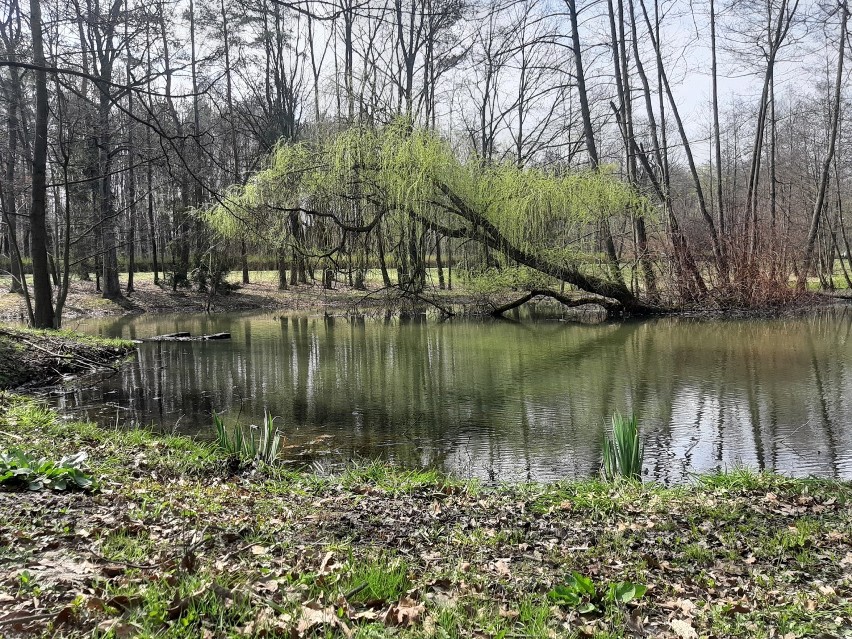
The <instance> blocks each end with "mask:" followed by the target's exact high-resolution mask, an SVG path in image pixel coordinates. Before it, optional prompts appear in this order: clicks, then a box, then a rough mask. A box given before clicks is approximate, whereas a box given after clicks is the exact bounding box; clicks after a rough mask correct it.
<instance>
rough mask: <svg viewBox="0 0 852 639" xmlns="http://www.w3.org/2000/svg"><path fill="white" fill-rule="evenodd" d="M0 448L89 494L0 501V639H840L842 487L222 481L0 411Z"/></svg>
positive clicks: (378, 469) (354, 471)
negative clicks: (62, 460) (72, 462)
mask: <svg viewBox="0 0 852 639" xmlns="http://www.w3.org/2000/svg"><path fill="white" fill-rule="evenodd" d="M0 432H2V438H3V439H2V441H3V442H4V444H3V445H4V447H5V446H19V447H22V448H26V449H27V450H28V451H30V452H33V453H37V454H39V455H44V456H47V457H59V456H62V455H65V454H67V453H69V452H76V451H78V450H85V451H86V452H87V453H88V454H89V470H90V471H91V473H92V474H93V475H94V476H95V477H96V478H97V481H98V483H99V489H98V490H96V491H87V492H68V493H59V492H49V491H41V492H26V491H24V492H21V491H18V492H0V636H12V637H14V636H28V637H29V636H59V637H94V636H99V637H107V636H110V637H129V636H142V637H146V636H147V637H152V636H158V637H187V638H189V637H193V638H196V637H229V636H254V637H266V636H284V637H299V636H316V637H353V636H354V637H389V636H394V637H473V636H477V637H505V638H509V637H557V636H558V637H586V636H598V637H630V636H641V635H642V633H646V634H648V635H649V636H655V637H727V636H739V637H815V636H823V637H830V636H844V633H848V632H849V629H850V628H852V603H850V595H851V594H852V514H851V513H850V508H849V500H850V497H852V486H851V485H850V484H848V483H839V482H824V481H805V480H791V479H786V478H783V477H779V476H775V475H765V474H751V473H748V472H734V473H730V474H725V475H716V476H709V477H704V478H702V479H700V480H698V481H697V482H696V484H695V485H694V486H691V487H686V488H671V489H669V488H662V487H660V486H656V485H639V484H630V483H622V484H617V485H607V484H602V483H599V482H594V481H590V482H579V483H566V484H559V485H550V486H545V485H524V486H511V487H502V488H484V487H481V486H478V485H476V484H471V483H461V482H457V481H454V480H452V479H448V478H446V477H442V476H440V475H438V474H437V473H434V472H411V471H402V470H399V469H394V468H389V467H386V466H382V465H368V466H360V467H353V468H351V469H350V470H348V471H347V472H345V473H343V474H341V475H337V476H334V477H325V476H318V475H316V474H311V473H298V472H292V471H287V470H282V469H268V468H266V469H264V468H254V469H248V470H246V469H244V470H242V471H240V472H239V473H238V474H233V472H232V471H233V470H234V469H233V465H232V464H229V462H228V461H227V460H225V459H223V457H222V455H221V454H219V453H217V452H216V451H214V450H213V449H212V448H210V447H209V446H207V445H202V444H200V443H197V442H194V441H191V440H188V439H185V438H177V437H163V436H156V435H153V434H151V433H149V432H147V431H142V430H133V431H126V430H104V429H100V428H98V427H96V426H94V425H91V424H69V423H65V422H63V421H61V420H57V419H56V417H55V415H53V414H52V413H50V412H48V411H46V410H44V409H43V408H40V407H39V406H38V405H37V404H35V403H34V402H33V401H32V400H28V399H22V398H18V397H12V396H4V397H3V398H2V406H0ZM575 573H576V574H575ZM587 579H588V580H589V581H587ZM590 584H591V585H590ZM611 584H612V586H610V585H611ZM644 587H647V592H645V593H644V595H643V596H641V597H638V596H637V595H639V594H641V590H642V588H644ZM610 588H612V593H613V594H614V595H616V596H612V595H610ZM631 594H632V595H633V599H632V600H631V597H630V595H631ZM623 599H626V600H628V601H627V602H626V603H624V602H622V600H623ZM820 633H823V634H820Z"/></svg>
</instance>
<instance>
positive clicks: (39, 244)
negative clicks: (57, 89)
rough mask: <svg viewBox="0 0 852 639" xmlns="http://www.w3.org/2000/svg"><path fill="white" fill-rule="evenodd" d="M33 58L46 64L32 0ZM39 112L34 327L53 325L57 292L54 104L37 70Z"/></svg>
mask: <svg viewBox="0 0 852 639" xmlns="http://www.w3.org/2000/svg"><path fill="white" fill-rule="evenodd" d="M30 25H31V28H32V47H33V60H34V62H35V63H36V64H37V65H39V66H42V67H44V66H46V61H45V58H44V43H43V40H42V33H41V3H40V2H39V0H30ZM35 87H36V115H35V138H34V140H33V171H32V203H31V207H30V246H31V256H32V262H33V301H34V309H33V326H34V327H35V328H53V327H54V326H53V321H54V313H53V291H52V289H51V286H50V268H49V265H48V261H47V254H48V250H47V119H48V117H49V110H50V104H49V103H48V97H47V74H46V73H45V72H44V71H36V73H35Z"/></svg>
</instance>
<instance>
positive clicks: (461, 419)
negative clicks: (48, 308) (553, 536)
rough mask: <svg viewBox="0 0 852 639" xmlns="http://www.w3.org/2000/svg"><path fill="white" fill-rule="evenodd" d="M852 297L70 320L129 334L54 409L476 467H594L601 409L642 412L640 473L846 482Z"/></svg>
mask: <svg viewBox="0 0 852 639" xmlns="http://www.w3.org/2000/svg"><path fill="white" fill-rule="evenodd" d="M851 327H852V309H847V308H842V309H835V310H833V311H826V312H821V313H818V314H814V315H810V316H807V317H796V318H793V319H773V320H766V319H762V320H728V321H723V320H719V321H708V320H695V319H686V318H663V319H655V320H649V321H641V322H638V321H637V322H627V323H603V324H594V325H587V324H580V323H569V322H564V321H532V320H528V321H521V322H510V321H475V320H454V321H449V322H439V321H437V320H432V319H426V318H425V317H417V318H416V319H412V320H401V319H399V318H386V319H385V320H382V319H349V318H340V317H335V318H326V317H323V316H308V315H288V314H281V313H274V314H268V313H267V314H250V315H245V314H232V315H210V316H204V315H142V316H136V317H121V318H108V319H98V320H86V321H81V322H79V323H77V324H76V325H70V326H69V328H74V329H77V330H80V331H82V332H86V333H90V334H97V335H104V336H111V337H125V338H133V339H139V338H145V337H151V336H154V335H160V334H164V333H171V332H177V331H190V332H191V333H192V334H193V335H200V334H208V333H215V332H220V331H226V332H230V333H231V334H232V336H233V339H232V340H230V341H209V342H158V343H143V344H140V346H139V352H138V355H137V356H136V357H134V358H132V359H130V360H129V361H127V362H126V363H124V364H123V365H122V366H121V367H120V368H119V370H118V372H117V373H112V374H110V375H104V376H102V378H99V379H88V380H85V381H83V382H78V383H76V384H73V385H71V386H69V387H68V388H67V389H65V390H64V391H62V392H59V393H58V395H57V396H56V397H55V400H54V401H55V404H56V406H57V407H58V408H60V409H62V410H65V411H66V412H69V413H71V414H74V415H76V416H78V417H86V418H88V419H92V420H95V421H98V422H99V423H102V424H115V423H119V424H127V423H136V424H140V425H146V426H147V425H153V427H155V428H159V429H162V430H166V431H177V432H180V433H187V434H199V435H201V436H204V437H211V436H212V433H213V429H212V419H211V415H212V413H213V412H214V411H216V412H219V413H223V414H224V415H225V417H226V421H228V422H231V421H233V420H239V421H240V422H241V423H257V422H258V421H260V420H261V419H262V418H263V414H264V411H268V412H269V413H270V414H272V415H275V416H278V418H279V419H278V422H277V423H279V424H280V426H281V429H282V431H283V432H284V433H285V434H286V437H287V444H288V446H289V448H287V451H288V455H289V456H291V457H293V458H294V459H301V460H303V461H305V462H310V463H315V464H322V465H335V464H339V463H345V462H347V461H348V460H353V459H355V460H363V459H372V458H377V457H379V458H383V459H387V460H391V461H393V462H396V463H398V464H402V465H406V466H417V467H421V466H430V467H436V468H439V469H442V470H444V471H448V472H452V473H454V474H456V475H458V476H461V477H478V478H481V479H484V480H486V481H488V480H491V481H495V480H496V481H525V480H536V481H552V480H556V479H561V478H570V477H588V476H591V475H593V474H594V473H596V472H597V470H598V467H599V463H600V455H601V440H602V436H603V433H604V429H605V422H606V420H607V418H608V416H609V415H611V414H612V413H613V412H615V411H621V412H622V413H630V412H631V411H635V413H636V414H637V415H638V417H639V421H640V429H641V436H642V440H643V442H644V446H645V467H644V472H645V474H646V475H647V476H648V477H649V478H653V479H656V480H659V481H663V482H666V483H677V482H683V481H688V480H689V478H690V477H691V474H692V473H695V472H701V471H708V470H711V469H716V468H730V467H732V466H734V465H737V464H744V465H747V466H750V467H754V468H763V469H775V470H778V471H781V472H783V473H787V474H791V475H796V476H807V475H817V476H821V477H839V478H847V479H848V478H852V340H850V330H851Z"/></svg>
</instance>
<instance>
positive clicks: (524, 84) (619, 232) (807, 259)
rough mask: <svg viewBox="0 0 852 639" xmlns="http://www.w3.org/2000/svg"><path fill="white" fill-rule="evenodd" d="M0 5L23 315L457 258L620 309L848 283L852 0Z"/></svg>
mask: <svg viewBox="0 0 852 639" xmlns="http://www.w3.org/2000/svg"><path fill="white" fill-rule="evenodd" d="M0 7H1V9H0V38H1V39H2V50H0V115H2V119H3V127H2V130H0V163H2V170H3V177H2V180H0V203H2V213H3V215H2V222H3V233H2V253H3V256H4V258H5V263H6V265H7V266H8V269H9V271H10V272H11V275H12V287H13V289H14V290H20V291H21V292H22V294H24V295H25V297H26V303H27V308H28V309H29V314H30V321H31V323H32V324H34V325H36V326H42V327H48V326H55V325H59V324H60V322H61V315H62V309H63V305H64V301H65V297H66V295H67V291H68V287H69V282H70V281H71V279H73V278H80V279H90V278H94V279H96V281H97V287H98V290H99V291H101V292H102V294H103V296H104V297H107V298H117V297H120V296H121V295H122V294H124V293H127V292H132V290H133V287H134V281H133V274H134V273H135V272H138V271H140V270H145V271H154V274H155V280H156V281H157V282H158V283H160V284H161V285H162V286H168V287H173V288H176V287H181V286H196V287H208V286H213V287H215V286H216V285H217V283H218V282H219V281H220V280H221V276H222V273H224V272H225V271H227V270H229V269H233V270H241V271H242V274H243V281H244V282H248V281H249V277H250V270H251V269H252V268H277V270H278V271H279V274H280V275H279V285H280V286H281V287H286V286H298V285H300V284H306V283H308V282H309V281H314V280H317V281H322V282H323V284H324V285H326V286H330V285H331V283H332V280H334V279H335V278H341V279H344V280H346V281H347V282H348V283H349V284H350V285H352V286H353V287H356V288H358V287H362V286H364V274H365V272H366V271H367V270H368V269H371V268H375V269H381V270H382V276H383V280H384V283H385V285H386V286H400V287H401V288H403V289H404V290H405V291H407V292H410V293H412V294H415V295H420V294H422V292H423V290H424V288H426V287H427V286H435V287H436V288H442V287H444V286H446V285H448V284H449V282H444V278H443V270H444V268H445V267H446V266H449V265H457V266H459V267H461V268H463V269H464V270H465V271H466V272H467V273H469V274H471V276H478V277H482V278H484V279H486V280H490V281H498V282H500V283H502V284H504V285H506V286H508V287H512V288H515V289H518V290H520V291H521V292H522V293H523V292H527V293H532V292H540V291H545V292H547V291H553V292H557V293H559V292H564V287H565V285H566V284H567V285H570V288H576V289H578V290H580V291H583V292H585V293H591V294H593V296H594V297H593V298H594V299H601V297H603V298H606V299H607V300H610V302H607V303H611V304H612V305H614V306H617V307H620V308H623V309H625V310H627V311H629V312H646V311H649V310H654V309H658V308H661V307H672V306H678V305H682V304H698V305H711V306H714V307H734V306H736V307H755V306H765V305H767V304H778V303H784V302H785V301H787V300H789V299H791V297H792V296H795V294H796V292H797V291H803V290H805V289H806V288H807V284H808V278H809V277H816V278H818V280H819V284H820V286H822V287H823V288H833V287H834V286H835V285H836V284H837V282H836V281H835V273H836V272H839V280H838V282H839V283H840V284H841V285H846V286H850V285H852V280H850V277H852V275H850V272H849V264H848V261H844V259H843V258H845V257H846V256H847V255H849V253H850V251H849V243H848V239H847V235H848V233H847V227H846V225H845V223H844V203H845V201H846V198H847V196H848V191H849V181H850V176H849V174H850V161H852V155H850V149H852V146H850V144H849V141H848V139H846V138H847V136H848V135H849V134H848V133H847V130H846V129H847V127H845V126H844V124H845V122H846V121H847V118H848V117H849V108H848V98H849V96H848V73H847V67H848V65H846V64H845V62H846V60H845V55H846V49H847V47H848V46H849V44H850V43H849V37H848V10H847V7H846V5H845V4H844V3H816V2H800V1H799V0H768V1H766V2H752V1H750V0H746V1H742V0H735V1H731V0H725V1H723V2H717V1H716V0H708V1H707V2H701V3H687V2H684V1H683V0H674V1H671V2H662V1H661V0H637V2H624V1H623V0H605V1H604V0H595V1H594V2H585V3H579V2H577V1H576V0H563V1H561V2H556V1H545V0H517V1H514V0H488V1H483V0H425V1H416V0H364V1H363V2H359V1H357V0H304V1H283V0H236V1H231V2H224V0H220V1H219V2H216V1H210V0H178V1H154V2H148V3H141V2H137V1H136V0H114V1H113V2H101V1H100V0H87V1H82V0H63V1H56V2H38V1H37V0H30V2H28V3H26V4H21V3H20V2H19V0H2V3H0ZM732 78H733V80H732ZM430 267H437V274H438V277H437V280H438V281H437V282H431V281H430V277H431V273H432V271H428V269H429V268H430ZM838 269H839V271H838ZM22 271H23V272H27V273H31V274H32V278H31V283H30V284H29V285H26V281H25V278H23V277H22V276H21V273H22ZM122 271H125V272H126V273H127V277H126V279H125V281H126V286H122V285H121V283H120V281H119V273H120V272H122ZM427 273H428V274H429V276H427ZM793 282H795V283H793ZM22 284H24V286H22ZM850 287H852V286H850ZM564 299H568V298H564Z"/></svg>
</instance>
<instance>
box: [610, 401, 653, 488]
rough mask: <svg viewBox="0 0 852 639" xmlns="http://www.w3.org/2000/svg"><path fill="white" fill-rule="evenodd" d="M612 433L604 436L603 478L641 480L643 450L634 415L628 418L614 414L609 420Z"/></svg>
mask: <svg viewBox="0 0 852 639" xmlns="http://www.w3.org/2000/svg"><path fill="white" fill-rule="evenodd" d="M611 422H612V433H611V435H610V436H607V435H605V436H604V442H603V468H602V472H603V476H604V479H606V480H607V481H614V480H615V479H617V478H624V479H633V480H639V481H641V479H642V458H643V456H644V450H643V448H642V444H641V443H640V442H639V425H638V423H637V421H636V415H631V416H630V417H629V418H625V417H623V416H622V415H621V414H620V413H616V414H615V415H613V416H612V418H611Z"/></svg>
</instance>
